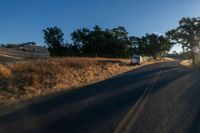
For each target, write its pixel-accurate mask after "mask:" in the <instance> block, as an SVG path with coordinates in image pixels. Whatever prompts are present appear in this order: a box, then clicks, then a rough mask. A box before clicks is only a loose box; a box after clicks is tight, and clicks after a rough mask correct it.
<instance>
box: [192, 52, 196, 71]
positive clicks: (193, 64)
mask: <svg viewBox="0 0 200 133" xmlns="http://www.w3.org/2000/svg"><path fill="white" fill-rule="evenodd" d="M192 66H193V68H194V69H195V68H196V60H195V53H193V52H192Z"/></svg>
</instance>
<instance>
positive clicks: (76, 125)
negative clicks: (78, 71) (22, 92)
mask: <svg viewBox="0 0 200 133" xmlns="http://www.w3.org/2000/svg"><path fill="white" fill-rule="evenodd" d="M199 101H200V72H197V71H192V70H189V69H187V68H185V67H183V66H181V65H180V64H179V62H178V61H174V62H165V63H158V64H153V65H148V66H144V67H141V68H138V69H136V70H133V71H130V72H128V73H125V74H123V75H121V76H117V77H114V78H112V79H109V80H106V81H103V82H99V83H96V84H93V85H90V86H87V87H85V88H82V89H80V90H76V91H72V92H69V93H67V94H64V95H63V96H60V97H58V98H54V99H52V100H50V101H47V102H43V103H40V104H37V105H31V106H30V107H27V108H26V109H23V110H21V111H18V112H15V113H12V114H8V115H7V116H4V117H0V132H1V133H4V132H5V133H9V132H16V133H18V132H19V133H22V132H38V133H43V132H47V133H53V132H55V133H62V132H65V133H111V132H113V133H129V132H130V133H195V132H196V133H199V132H200V102H199Z"/></svg>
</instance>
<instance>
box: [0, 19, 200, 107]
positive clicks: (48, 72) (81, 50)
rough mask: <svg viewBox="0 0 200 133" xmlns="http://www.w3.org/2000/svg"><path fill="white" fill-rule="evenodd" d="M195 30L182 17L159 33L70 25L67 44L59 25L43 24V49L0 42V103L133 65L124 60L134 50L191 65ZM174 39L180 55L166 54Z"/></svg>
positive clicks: (198, 27) (196, 24) (197, 25)
mask: <svg viewBox="0 0 200 133" xmlns="http://www.w3.org/2000/svg"><path fill="white" fill-rule="evenodd" d="M199 31H200V18H183V19H181V20H180V22H179V26H178V27H177V28H175V29H172V30H170V31H168V32H166V34H165V35H157V34H154V33H150V34H146V35H144V36H142V37H137V36H130V35H129V34H128V31H127V30H126V29H125V28H124V27H123V26H118V27H116V28H112V29H102V28H101V27H100V26H98V25H96V26H94V27H93V28H92V29H88V28H80V29H77V30H75V31H74V32H72V33H71V43H67V42H65V40H64V38H63V37H64V33H63V31H62V29H60V28H58V27H48V28H46V29H44V30H43V32H44V40H45V43H46V44H47V46H48V48H46V47H41V46H39V47H38V46H37V45H36V43H35V42H28V43H22V44H1V48H0V107H2V106H7V105H11V104H12V103H16V102H20V101H23V103H24V101H27V102H28V101H30V103H31V102H33V101H34V100H31V99H35V98H36V99H37V98H39V97H42V96H49V95H57V94H58V93H62V92H66V91H68V90H71V89H77V88H80V87H82V86H85V85H89V84H91V83H95V82H98V81H101V80H105V79H107V78H110V77H112V76H115V75H118V74H122V73H124V72H127V71H129V70H131V69H133V68H135V67H137V66H132V65H130V59H131V57H132V56H133V55H134V54H137V55H141V56H145V57H150V59H154V60H157V59H160V57H161V56H163V55H166V56H167V57H170V56H172V57H175V58H176V57H177V58H179V57H183V58H187V57H189V58H192V60H193V66H195V61H196V58H195V57H196V55H195V53H194V52H193V51H192V50H193V47H199V42H200V38H199V35H200V33H199ZM174 44H182V47H183V49H184V52H183V53H182V54H181V55H179V56H177V55H176V54H174V55H169V54H167V52H168V51H169V50H170V49H171V48H172V47H173V46H174ZM38 48H39V49H38ZM36 49H38V51H36ZM47 50H48V51H47ZM166 56H165V57H166ZM189 62H190V61H189ZM148 63H154V61H152V60H151V61H150V60H147V61H146V62H145V64H148ZM183 64H190V63H188V62H183ZM20 105H21V104H20Z"/></svg>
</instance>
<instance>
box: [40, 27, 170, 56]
mask: <svg viewBox="0 0 200 133" xmlns="http://www.w3.org/2000/svg"><path fill="white" fill-rule="evenodd" d="M44 34H45V37H44V38H45V42H46V43H47V45H48V46H49V50H50V53H52V54H51V55H52V56H54V55H56V54H61V55H68V56H89V57H131V56H132V55H133V54H141V55H146V56H153V57H154V58H156V57H158V56H160V55H161V54H162V53H163V52H165V51H169V49H170V48H171V47H172V43H171V42H170V41H169V39H167V38H166V37H165V36H159V35H156V34H146V36H143V37H136V36H129V35H128V31H127V30H126V29H125V27H123V26H118V27H115V28H112V29H108V28H107V29H102V28H101V27H100V26H98V25H95V26H94V27H93V28H92V29H88V28H85V27H84V28H81V29H77V30H75V31H74V32H72V33H71V39H72V43H71V44H64V43H63V40H64V39H63V35H64V34H63V32H62V30H61V29H59V28H57V27H52V28H47V29H46V30H44ZM63 50H64V51H63ZM61 51H63V52H61Z"/></svg>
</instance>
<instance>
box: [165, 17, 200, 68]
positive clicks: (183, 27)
mask: <svg viewBox="0 0 200 133" xmlns="http://www.w3.org/2000/svg"><path fill="white" fill-rule="evenodd" d="M167 36H168V37H169V38H170V39H171V40H172V41H174V43H178V44H181V45H182V47H183V49H185V50H186V51H191V57H192V59H193V66H194V67H195V54H194V53H193V52H192V49H193V47H200V46H199V45H200V44H199V43H200V18H199V17H197V18H189V17H185V18H182V19H181V20H180V21H179V26H178V27H177V28H175V29H172V30H170V31H168V32H167Z"/></svg>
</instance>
